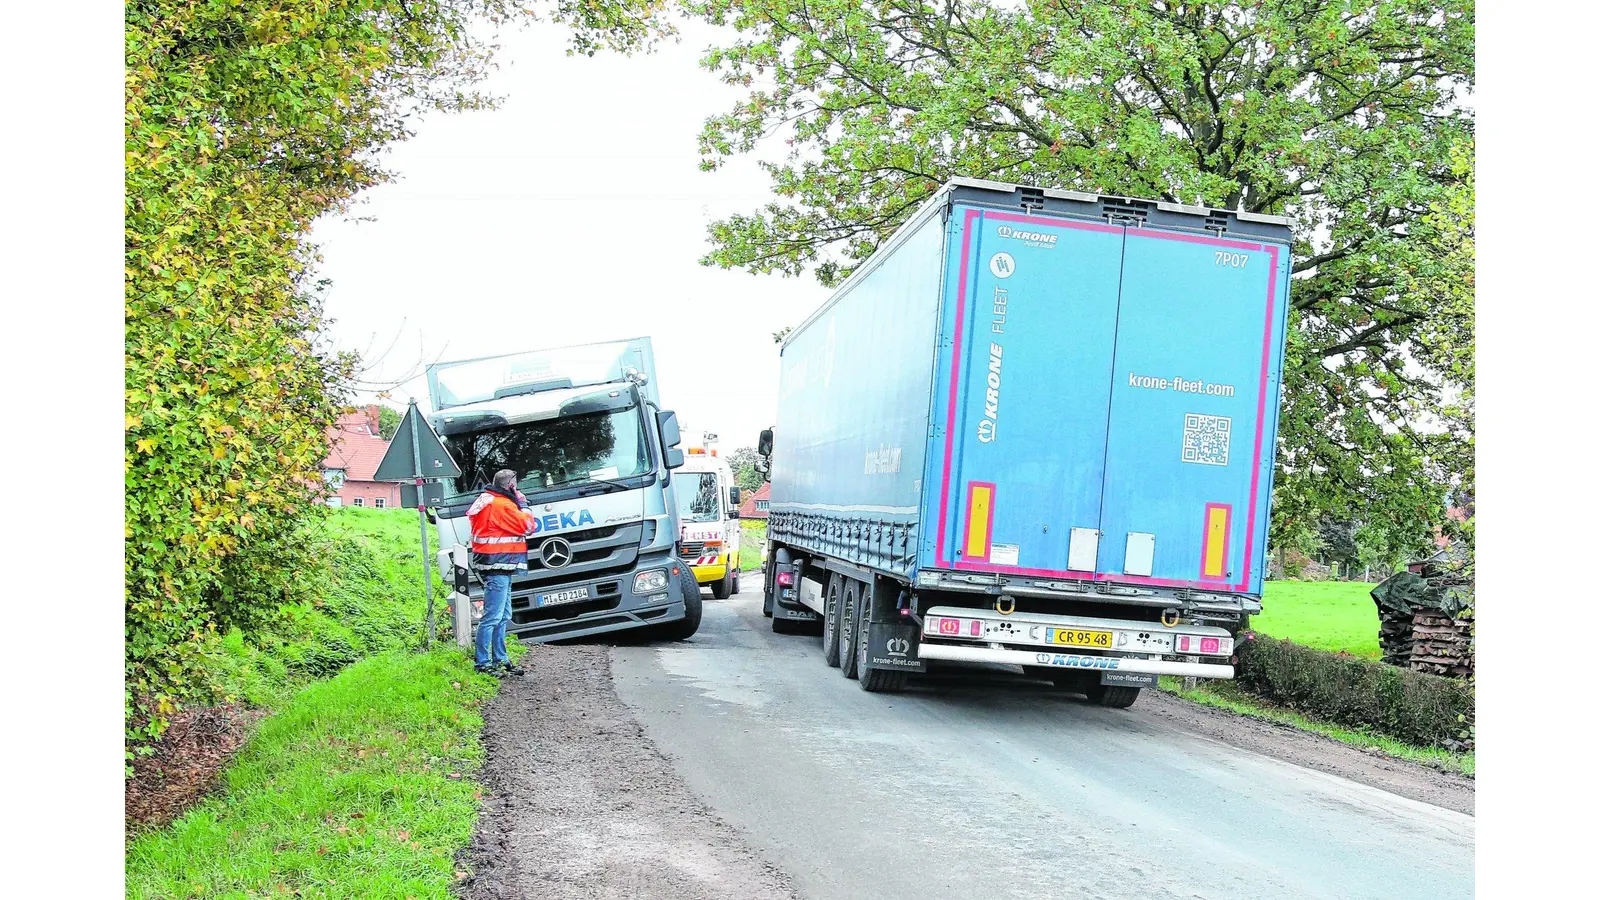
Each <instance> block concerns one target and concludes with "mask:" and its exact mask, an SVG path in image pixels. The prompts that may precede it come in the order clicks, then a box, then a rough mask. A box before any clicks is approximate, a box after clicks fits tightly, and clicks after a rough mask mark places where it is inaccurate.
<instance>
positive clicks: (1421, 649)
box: [1384, 609, 1473, 678]
mask: <svg viewBox="0 0 1600 900" xmlns="http://www.w3.org/2000/svg"><path fill="white" fill-rule="evenodd" d="M1461 615H1462V618H1459V619H1452V618H1450V617H1449V616H1446V615H1444V614H1443V613H1441V612H1439V611H1438V610H1431V609H1419V610H1417V611H1416V613H1415V614H1414V615H1413V616H1412V627H1411V634H1412V643H1411V648H1410V654H1409V657H1410V659H1409V663H1410V668H1411V669H1413V670H1415V671H1418V672H1427V673H1428V674H1430V675H1445V676H1448V677H1451V678H1470V677H1471V676H1472V668H1473V660H1472V613H1470V612H1463V613H1462V614H1461ZM1384 661H1385V662H1387V661H1388V655H1387V651H1386V652H1385V656H1384Z"/></svg>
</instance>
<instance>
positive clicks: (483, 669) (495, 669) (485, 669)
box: [472, 665, 500, 678]
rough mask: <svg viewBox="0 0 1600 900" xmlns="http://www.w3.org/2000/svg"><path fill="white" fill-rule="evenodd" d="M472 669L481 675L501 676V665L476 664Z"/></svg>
mask: <svg viewBox="0 0 1600 900" xmlns="http://www.w3.org/2000/svg"><path fill="white" fill-rule="evenodd" d="M472 671H474V672H477V673H478V674H479V675H492V676H494V677H495V678H499V677H500V667H499V666H476V665H475V666H473V667H472Z"/></svg>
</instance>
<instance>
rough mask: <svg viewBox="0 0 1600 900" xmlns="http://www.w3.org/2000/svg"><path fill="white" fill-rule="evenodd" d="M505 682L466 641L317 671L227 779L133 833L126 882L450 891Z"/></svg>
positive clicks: (325, 893) (222, 888)
mask: <svg viewBox="0 0 1600 900" xmlns="http://www.w3.org/2000/svg"><path fill="white" fill-rule="evenodd" d="M495 689H496V682H495V681H494V679H492V678H488V677H485V676H480V675H475V674H474V673H473V672H472V662H471V660H470V658H468V657H467V656H465V655H463V654H462V653H460V652H459V651H458V650H456V649H454V648H440V649H438V650H435V651H433V652H432V653H408V652H405V651H389V652H385V653H382V654H379V655H377V656H374V657H371V658H368V659H365V660H362V661H360V662H358V663H355V664H353V665H351V666H349V667H348V668H346V669H344V670H343V671H342V672H341V673H340V674H338V675H337V676H335V677H334V678H331V679H329V680H326V681H322V682H318V683H315V684H312V685H311V686H309V687H307V688H305V689H304V690H302V691H300V692H299V693H298V694H296V695H294V697H293V698H292V699H291V700H290V701H289V702H288V703H287V705H286V706H284V707H283V709H282V710H281V711H280V712H278V713H277V714H275V715H273V716H271V717H269V718H268V719H266V720H265V721H263V722H262V723H261V726H260V729H259V730H258V731H257V732H256V735H255V737H254V738H253V739H252V740H251V741H250V743H249V744H248V745H247V746H246V747H245V749H244V750H243V751H241V752H240V754H239V756H238V757H237V758H236V759H235V760H234V762H233V764H232V765H231V766H230V767H229V768H228V770H227V772H226V774H225V776H224V778H223V787H222V790H220V791H219V792H217V793H216V794H214V795H213V796H212V797H211V798H210V799H208V800H206V801H204V802H202V803H201V804H200V805H199V806H196V807H194V808H193V809H191V810H190V811H189V812H187V813H186V814H184V815H183V816H182V817H181V818H179V819H178V820H177V821H176V822H174V823H173V824H172V825H171V826H169V827H167V828H165V829H162V830H161V831H158V832H152V833H149V834H146V835H143V836H141V837H138V838H136V839H134V840H133V841H132V842H131V843H130V844H129V846H128V849H127V857H126V859H127V861H126V875H127V896H129V897H134V898H146V897H148V898H156V897H161V898H168V897H230V898H233V897H238V898H246V897H264V896H279V895H282V894H293V895H295V896H300V897H318V898H357V897H362V898H390V897H392V898H406V897H416V898H427V897H433V898H441V900H443V898H447V897H449V896H450V893H451V885H452V884H453V883H454V882H455V880H456V874H455V872H456V870H455V854H456V852H457V851H458V850H459V849H460V848H462V847H464V846H466V844H467V842H468V841H469V840H470V839H471V837H472V827H473V821H474V819H475V817H476V815H477V806H478V800H479V799H480V797H481V794H480V791H479V787H478V785H477V783H476V782H475V781H474V777H473V776H474V773H475V772H476V771H477V769H478V768H479V766H480V765H481V763H482V759H483V748H482V745H481V744H480V742H479V734H480V732H481V730H482V728H483V719H482V716H481V714H480V711H479V710H480V708H481V706H482V705H483V703H484V702H486V701H487V700H488V699H489V698H490V697H491V696H493V695H494V693H495Z"/></svg>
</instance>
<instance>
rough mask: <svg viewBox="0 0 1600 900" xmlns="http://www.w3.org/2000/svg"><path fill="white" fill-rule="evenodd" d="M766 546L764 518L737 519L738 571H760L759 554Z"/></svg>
mask: <svg viewBox="0 0 1600 900" xmlns="http://www.w3.org/2000/svg"><path fill="white" fill-rule="evenodd" d="M766 547H767V523H766V521H765V520H764V519H741V520H740V521H739V571H741V572H759V571H761V554H762V553H763V552H765V551H766Z"/></svg>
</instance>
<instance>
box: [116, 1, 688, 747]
mask: <svg viewBox="0 0 1600 900" xmlns="http://www.w3.org/2000/svg"><path fill="white" fill-rule="evenodd" d="M655 9H656V4H655V3H653V2H650V0H607V2H600V3H579V2H574V0H561V2H559V3H557V4H555V5H554V6H552V7H550V8H549V9H548V13H549V15H550V16H551V17H552V18H554V19H557V20H559V21H562V22H565V23H567V24H569V25H571V26H572V27H573V28H574V34H575V37H574V40H573V45H572V48H573V51H574V52H593V51H594V49H595V48H597V47H601V46H609V47H613V48H615V49H619V50H631V49H635V48H638V47H642V46H646V45H648V44H649V43H650V42H651V41H653V40H654V39H656V37H658V36H659V35H660V33H661V29H660V27H659V26H658V25H656V24H654V23H653V20H652V14H653V13H654V12H655ZM527 14H528V13H527V12H526V11H525V10H524V9H523V8H522V6H521V5H520V4H518V3H514V2H510V0H361V2H315V3H313V2H307V3H284V2H281V0H130V2H129V3H128V4H126V7H125V25H126V28H125V35H126V55H125V63H126V76H125V79H126V80H125V85H126V88H125V90H126V96H125V100H126V104H125V110H124V140H125V144H124V150H125V155H124V163H125V168H126V180H125V187H126V194H125V196H126V199H125V216H126V221H125V231H124V234H125V254H126V256H125V268H124V289H125V305H124V325H125V329H126V344H125V354H126V355H125V365H126V383H125V413H126V422H125V434H126V447H125V482H124V484H125V491H126V505H125V514H126V515H125V517H126V535H125V546H124V560H125V564H124V574H125V581H126V597H125V601H126V607H125V613H124V615H125V619H124V623H125V624H124V629H125V631H124V634H125V647H126V651H125V672H124V674H125V677H126V689H125V690H126V693H125V715H126V720H127V725H128V737H129V739H130V744H131V745H137V744H139V743H140V742H143V741H148V740H149V739H152V738H154V737H157V736H159V734H160V733H161V731H162V730H163V729H164V727H165V724H166V722H167V720H168V718H169V717H170V715H171V714H172V712H173V711H174V710H175V709H176V708H177V706H178V704H180V703H181V702H184V701H185V700H187V699H190V698H206V697H208V696H209V694H210V692H211V691H212V689H213V687H214V685H212V684H211V681H210V678H209V677H208V673H207V671H206V668H205V660H206V650H207V647H208V645H209V642H210V640H211V638H212V637H213V636H214V634H215V633H216V630H217V628H218V627H219V626H221V627H226V626H229V625H245V626H257V625H262V624H264V623H267V622H269V621H270V620H271V619H272V617H273V616H274V615H276V614H277V611H278V610H280V609H281V608H283V607H284V606H285V605H287V604H290V603H293V602H297V601H299V600H300V599H304V598H303V597H302V596H301V595H302V594H303V592H304V591H306V590H307V589H308V586H310V585H314V584H315V579H312V578H309V577H307V576H308V575H309V574H310V573H313V572H315V571H316V567H317V565H318V557H317V556H316V554H315V552H314V551H315V547H314V545H313V543H312V541H311V539H310V537H309V535H308V529H309V527H310V526H311V525H313V524H314V523H315V521H316V512H315V511H316V509H317V507H316V506H315V505H314V503H313V501H314V500H315V499H316V498H317V497H318V495H319V494H320V492H321V491H322V489H323V488H322V480H321V478H320V475H319V472H318V463H319V462H320V460H321V459H322V457H323V455H324V453H325V452H326V449H327V448H326V444H325V438H324V431H325V429H326V428H327V427H328V426H330V425H331V424H332V423H333V421H334V419H335V418H336V416H337V414H338V412H339V410H340V408H341V407H342V406H343V404H344V402H345V400H347V399H348V397H347V388H348V386H349V384H350V381H351V378H352V377H353V376H354V374H355V366H356V364H357V363H356V360H354V359H353V358H352V357H350V356H348V355H344V354H338V353H333V352H330V351H329V350H328V349H327V348H326V342H325V341H324V339H323V321H322V317H321V302H320V300H319V292H320V290H321V287H322V285H321V284H320V283H319V282H317V281H316V280H315V278H314V277H313V266H314V263H315V261H316V255H315V248H313V247H311V246H309V245H308V244H307V243H306V235H307V233H308V231H309V229H310V227H311V223H312V222H313V221H314V220H315V219H316V218H317V217H318V216H321V215H323V214H325V213H327V212H330V211H334V210H339V209H342V208H344V207H345V205H346V204H347V203H348V202H349V201H350V200H351V198H353V197H354V196H355V195H356V193H357V192H359V191H360V190H362V189H363V188H366V187H369V186H371V185H373V184H376V183H378V182H381V181H383V180H384V179H386V178H387V177H389V173H388V172H387V171H386V170H384V168H383V167H382V164H381V153H382V151H383V149H384V148H385V147H387V146H389V145H391V144H392V143H394V142H395V141H398V140H402V139H404V138H406V137H408V136H409V135H410V134H411V129H412V127H413V123H414V122H415V121H416V116H415V114H416V113H417V112H419V111H421V110H424V109H435V110H443V111H452V110H462V109H475V108H482V107H485V106H488V105H490V98H488V97H486V96H484V95H482V94H481V93H478V92H476V91H475V90H474V88H473V85H474V84H475V83H476V82H477V81H478V80H479V79H480V78H481V76H482V75H483V73H484V71H485V66H486V65H487V64H488V61H489V56H490V51H491V49H492V48H491V47H490V45H488V44H487V43H485V42H484V41H483V40H481V39H480V38H479V37H477V35H479V34H482V33H485V27H484V26H489V27H491V28H492V26H494V25H497V24H503V23H506V22H509V21H512V20H513V19H516V18H518V17H525V16H526V15H527Z"/></svg>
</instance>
